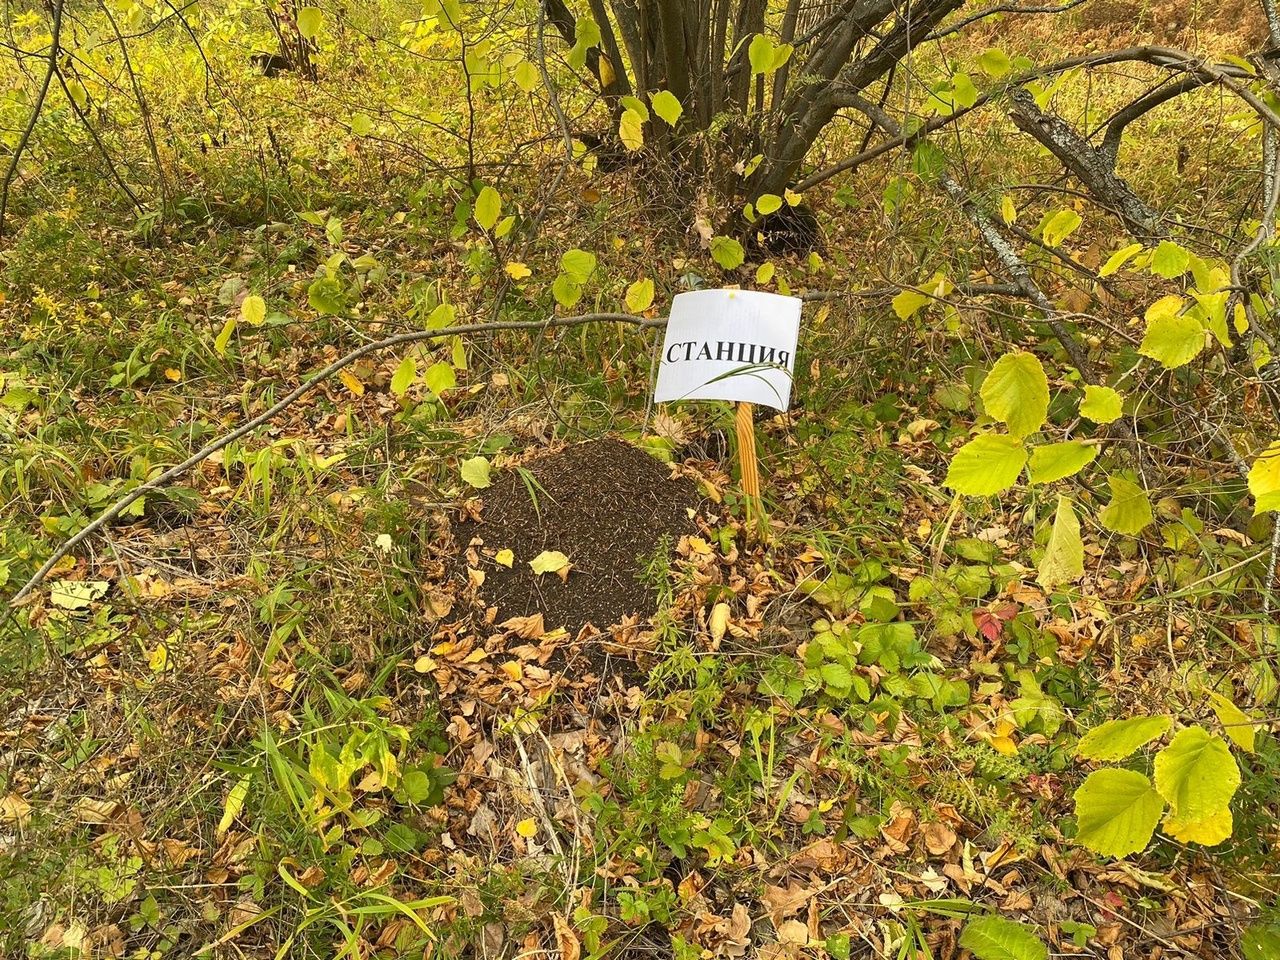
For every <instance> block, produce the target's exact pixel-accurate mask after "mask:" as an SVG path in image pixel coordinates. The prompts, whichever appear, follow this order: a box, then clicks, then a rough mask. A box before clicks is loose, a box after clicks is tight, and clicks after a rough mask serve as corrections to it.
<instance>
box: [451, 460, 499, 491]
mask: <svg viewBox="0 0 1280 960" xmlns="http://www.w3.org/2000/svg"><path fill="white" fill-rule="evenodd" d="M458 469H459V472H460V473H461V474H462V482H463V483H465V484H467V486H470V487H475V488H476V489H477V490H483V489H484V488H485V487H487V486H489V485H490V484H491V483H492V481H491V480H490V479H489V473H490V469H491V468H490V466H489V461H488V460H487V459H485V458H484V457H469V458H468V459H466V460H463V461H462V463H460V464H459V465H458Z"/></svg>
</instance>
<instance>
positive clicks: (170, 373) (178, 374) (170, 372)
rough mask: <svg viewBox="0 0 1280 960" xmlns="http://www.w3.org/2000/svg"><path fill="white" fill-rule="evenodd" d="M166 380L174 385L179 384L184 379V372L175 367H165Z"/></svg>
mask: <svg viewBox="0 0 1280 960" xmlns="http://www.w3.org/2000/svg"><path fill="white" fill-rule="evenodd" d="M164 378H165V379H166V380H169V381H172V382H173V383H177V382H178V381H179V380H181V379H182V371H181V370H178V369H176V368H174V367H165V369H164Z"/></svg>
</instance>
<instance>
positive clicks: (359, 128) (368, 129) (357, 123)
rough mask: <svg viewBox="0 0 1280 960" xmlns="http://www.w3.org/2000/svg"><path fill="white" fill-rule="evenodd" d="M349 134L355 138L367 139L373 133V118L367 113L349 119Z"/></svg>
mask: <svg viewBox="0 0 1280 960" xmlns="http://www.w3.org/2000/svg"><path fill="white" fill-rule="evenodd" d="M351 132H352V133H354V134H355V135H356V136H357V137H367V136H368V135H369V134H371V133H373V117H371V116H369V115H368V114H367V113H357V114H355V115H354V116H353V117H352V118H351Z"/></svg>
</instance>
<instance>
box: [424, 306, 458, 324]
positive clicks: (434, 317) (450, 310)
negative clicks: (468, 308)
mask: <svg viewBox="0 0 1280 960" xmlns="http://www.w3.org/2000/svg"><path fill="white" fill-rule="evenodd" d="M457 319H458V309H457V308H456V307H455V306H454V305H453V304H452V303H442V304H440V305H439V306H437V307H436V308H435V309H434V310H432V311H431V312H430V313H429V314H427V319H426V328H427V329H428V330H443V329H444V328H445V327H451V326H453V324H454V321H455V320H457Z"/></svg>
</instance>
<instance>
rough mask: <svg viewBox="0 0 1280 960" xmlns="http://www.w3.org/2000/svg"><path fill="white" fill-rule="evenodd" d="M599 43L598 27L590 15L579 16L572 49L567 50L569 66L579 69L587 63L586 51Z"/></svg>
mask: <svg viewBox="0 0 1280 960" xmlns="http://www.w3.org/2000/svg"><path fill="white" fill-rule="evenodd" d="M599 45H600V27H599V25H598V24H597V23H596V22H595V21H594V20H592V19H591V18H590V17H579V18H578V26H577V31H576V35H575V43H574V45H573V49H572V50H570V51H569V57H568V60H569V66H570V67H572V68H573V69H574V70H581V69H582V68H583V67H584V66H586V63H587V51H588V50H590V49H591V48H592V47H598V46H599Z"/></svg>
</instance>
